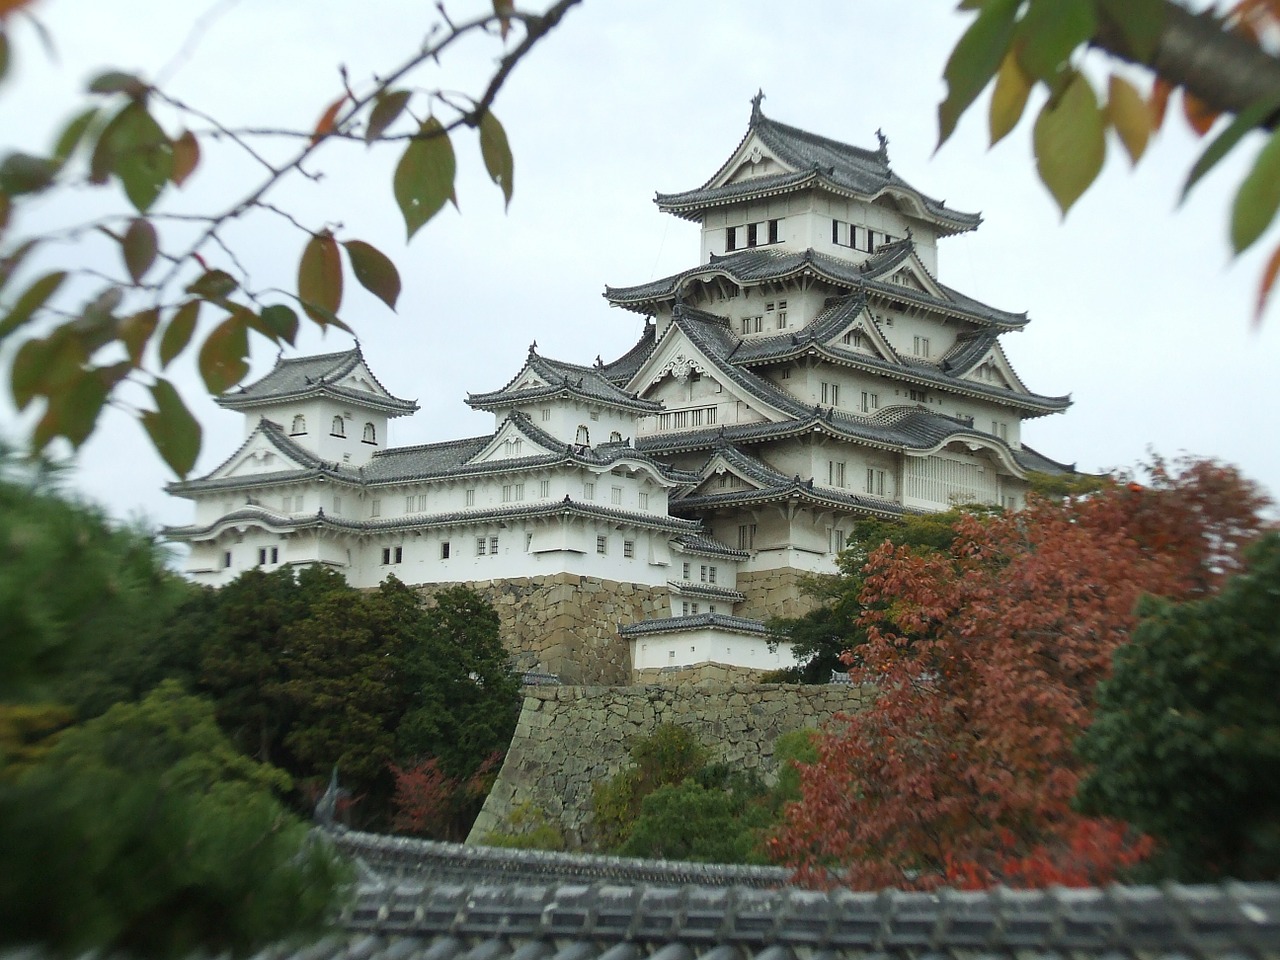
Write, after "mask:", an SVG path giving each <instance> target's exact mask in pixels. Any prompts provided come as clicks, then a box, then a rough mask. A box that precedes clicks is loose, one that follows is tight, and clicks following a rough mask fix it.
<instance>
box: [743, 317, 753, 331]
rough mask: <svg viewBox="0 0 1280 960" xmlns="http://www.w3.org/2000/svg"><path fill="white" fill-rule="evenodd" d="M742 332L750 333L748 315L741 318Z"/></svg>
mask: <svg viewBox="0 0 1280 960" xmlns="http://www.w3.org/2000/svg"><path fill="white" fill-rule="evenodd" d="M742 332H743V333H750V332H751V318H750V317H743V318H742Z"/></svg>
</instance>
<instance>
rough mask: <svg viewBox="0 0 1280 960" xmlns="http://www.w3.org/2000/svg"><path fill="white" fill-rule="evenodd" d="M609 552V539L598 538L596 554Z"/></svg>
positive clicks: (604, 537)
mask: <svg viewBox="0 0 1280 960" xmlns="http://www.w3.org/2000/svg"><path fill="white" fill-rule="evenodd" d="M608 552H609V538H608V537H606V536H598V537H596V553H608Z"/></svg>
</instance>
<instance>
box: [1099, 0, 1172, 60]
mask: <svg viewBox="0 0 1280 960" xmlns="http://www.w3.org/2000/svg"><path fill="white" fill-rule="evenodd" d="M1097 4H1098V9H1099V12H1100V14H1101V15H1102V16H1103V17H1106V18H1107V19H1109V20H1111V21H1112V22H1113V23H1114V24H1115V25H1116V27H1118V28H1119V30H1120V32H1121V33H1122V34H1123V35H1124V38H1125V40H1126V41H1128V43H1129V47H1130V49H1131V50H1132V52H1133V55H1134V57H1135V58H1136V59H1137V60H1138V61H1139V62H1140V63H1150V62H1151V58H1152V57H1153V56H1154V55H1155V52H1156V45H1157V44H1158V43H1159V42H1160V34H1161V32H1162V31H1163V30H1164V22H1165V9H1166V8H1165V0H1097Z"/></svg>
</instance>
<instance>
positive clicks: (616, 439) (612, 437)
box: [609, 430, 622, 443]
mask: <svg viewBox="0 0 1280 960" xmlns="http://www.w3.org/2000/svg"><path fill="white" fill-rule="evenodd" d="M609 442H610V443H621V442H622V434H620V433H619V432H618V431H617V430H614V431H613V432H612V433H610V434H609Z"/></svg>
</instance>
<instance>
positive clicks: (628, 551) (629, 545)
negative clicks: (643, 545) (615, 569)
mask: <svg viewBox="0 0 1280 960" xmlns="http://www.w3.org/2000/svg"><path fill="white" fill-rule="evenodd" d="M622 555H623V556H624V557H626V558H627V559H628V560H630V559H631V558H632V557H634V556H635V555H636V542H635V541H634V540H623V541H622Z"/></svg>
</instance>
